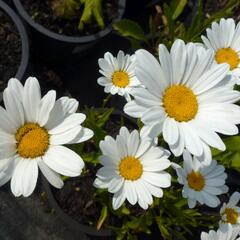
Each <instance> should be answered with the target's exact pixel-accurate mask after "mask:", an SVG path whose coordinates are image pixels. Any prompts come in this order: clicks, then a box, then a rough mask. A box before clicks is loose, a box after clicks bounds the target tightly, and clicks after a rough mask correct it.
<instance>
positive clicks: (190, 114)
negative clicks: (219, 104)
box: [163, 85, 198, 122]
mask: <svg viewBox="0 0 240 240" xmlns="http://www.w3.org/2000/svg"><path fill="white" fill-rule="evenodd" d="M163 107H164V108H165V111H166V113H167V114H168V116H169V117H172V118H174V119H175V120H176V121H178V122H187V121H190V120H192V119H193V118H194V117H195V115H196V114H197V111H198V102H197V97H196V96H195V95H194V93H193V91H192V90H191V89H190V88H188V87H186V86H184V85H173V86H171V87H169V88H167V89H166V90H165V92H164V95H163Z"/></svg>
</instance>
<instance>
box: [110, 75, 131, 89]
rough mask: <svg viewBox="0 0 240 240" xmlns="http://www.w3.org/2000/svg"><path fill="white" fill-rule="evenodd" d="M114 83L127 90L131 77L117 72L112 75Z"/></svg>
mask: <svg viewBox="0 0 240 240" xmlns="http://www.w3.org/2000/svg"><path fill="white" fill-rule="evenodd" d="M112 83H113V84H114V85H115V86H117V87H120V88H125V87H126V86H128V84H129V76H128V74H127V73H126V72H123V71H117V72H114V73H113V75H112Z"/></svg>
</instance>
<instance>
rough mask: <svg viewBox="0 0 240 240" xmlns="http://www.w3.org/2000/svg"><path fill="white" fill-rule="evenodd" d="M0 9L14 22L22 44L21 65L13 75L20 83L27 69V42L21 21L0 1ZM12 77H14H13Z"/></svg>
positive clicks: (0, 96) (0, 94)
mask: <svg viewBox="0 0 240 240" xmlns="http://www.w3.org/2000/svg"><path fill="white" fill-rule="evenodd" d="M0 8H1V9H2V10H3V11H4V12H5V13H6V14H7V15H8V16H9V17H10V18H11V20H12V21H13V22H14V24H15V26H16V28H17V30H18V33H19V35H20V38H21V44H22V56H21V63H20V66H19V67H18V71H17V73H16V74H15V77H16V78H17V79H18V80H20V81H22V80H23V79H24V78H25V74H26V70H27V67H28V60H29V41H28V35H27V32H26V29H25V27H24V25H23V23H22V21H21V19H20V18H19V17H18V16H17V14H16V13H15V12H14V11H13V10H12V9H11V8H10V7H9V6H8V5H7V4H6V3H5V2H3V1H1V0H0ZM13 77H14V76H13ZM0 100H2V92H1V93H0Z"/></svg>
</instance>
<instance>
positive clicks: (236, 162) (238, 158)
mask: <svg viewBox="0 0 240 240" xmlns="http://www.w3.org/2000/svg"><path fill="white" fill-rule="evenodd" d="M231 160H232V167H234V168H237V169H240V152H237V153H236V154H234V155H233V156H232V158H231Z"/></svg>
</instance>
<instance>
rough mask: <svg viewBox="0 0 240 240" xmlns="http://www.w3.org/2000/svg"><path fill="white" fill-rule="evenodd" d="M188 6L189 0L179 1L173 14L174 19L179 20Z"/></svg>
mask: <svg viewBox="0 0 240 240" xmlns="http://www.w3.org/2000/svg"><path fill="white" fill-rule="evenodd" d="M186 4H187V0H178V3H177V6H176V8H175V10H174V12H173V15H172V19H173V20H175V19H177V18H178V17H179V16H180V14H181V13H182V12H183V10H184V8H185V6H186Z"/></svg>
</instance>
